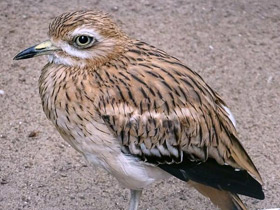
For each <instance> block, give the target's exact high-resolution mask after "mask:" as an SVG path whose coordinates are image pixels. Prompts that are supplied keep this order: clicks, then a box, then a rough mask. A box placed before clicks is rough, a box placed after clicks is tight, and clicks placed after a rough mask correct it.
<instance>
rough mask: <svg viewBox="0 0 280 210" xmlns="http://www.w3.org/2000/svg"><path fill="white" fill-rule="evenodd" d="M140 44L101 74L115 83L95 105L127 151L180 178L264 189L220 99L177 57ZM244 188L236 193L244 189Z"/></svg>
mask: <svg viewBox="0 0 280 210" xmlns="http://www.w3.org/2000/svg"><path fill="white" fill-rule="evenodd" d="M136 46H137V47H136V48H135V49H131V50H129V51H128V52H127V53H126V54H125V55H123V58H122V60H123V61H124V62H122V63H119V62H117V61H112V62H111V63H110V64H108V66H107V67H108V68H106V69H105V70H104V71H103V73H102V71H100V72H99V77H100V78H101V79H102V81H103V83H104V82H105V81H106V80H110V82H108V83H107V84H109V83H110V85H106V82H105V83H104V84H105V85H104V86H103V87H102V88H101V89H102V91H101V93H102V94H100V95H99V96H98V97H96V98H97V100H96V107H97V110H98V111H99V113H100V115H101V117H102V118H103V120H104V122H105V123H106V124H107V125H108V127H109V128H110V129H111V130H112V132H113V133H114V135H115V136H116V137H117V139H118V140H119V143H120V145H121V148H122V151H123V152H124V153H127V154H129V155H133V156H136V157H138V158H139V159H140V160H142V161H145V162H148V163H152V164H157V165H158V166H159V167H161V168H162V169H163V170H166V171H167V172H169V173H171V174H172V175H174V176H176V177H178V178H180V179H182V180H188V179H192V180H194V181H196V182H200V183H203V184H207V185H209V182H211V183H212V184H210V185H212V186H214V187H216V188H219V187H221V186H220V185H228V180H225V179H223V177H227V178H228V179H232V182H231V183H230V185H234V184H235V183H236V182H237V181H238V179H241V180H239V182H243V181H244V180H242V179H243V178H244V177H249V178H248V180H249V181H248V183H247V184H252V185H253V186H255V187H257V188H258V187H259V186H260V185H259V184H258V183H257V182H256V181H255V180H254V179H253V178H252V177H251V176H250V175H249V174H248V173H247V171H249V172H250V173H251V174H252V175H254V176H255V177H256V178H257V179H258V180H259V181H260V182H261V177H260V175H259V173H258V171H257V169H256V167H255V166H254V164H253V162H252V161H251V159H250V157H249V156H248V154H247V153H246V151H245V150H244V148H243V147H242V145H241V143H240V142H239V141H238V138H237V132H236V129H235V127H234V125H233V122H232V121H231V120H230V116H229V113H228V112H227V108H225V107H226V105H225V103H224V102H223V101H222V100H221V99H220V97H219V96H218V95H217V94H216V93H215V92H214V91H213V90H212V89H211V88H210V87H209V86H208V85H207V84H206V83H205V82H204V81H203V80H202V78H201V77H200V76H199V75H198V74H196V73H195V72H193V71H191V70H190V69H189V68H187V67H186V66H184V65H183V64H181V63H180V62H179V61H178V60H177V59H175V58H173V57H170V56H168V55H166V54H165V53H164V52H162V51H159V50H157V49H155V48H153V47H150V46H147V45H145V44H144V43H141V42H139V43H137V44H136ZM112 66H115V67H114V68H112ZM109 67H110V68H109ZM124 69H126V70H124ZM239 170H240V171H239ZM208 172H209V174H208ZM207 179H209V180H207ZM220 179H221V180H220ZM222 182H223V183H222ZM249 182H250V183H249ZM251 182H252V183H251ZM213 183H214V184H213ZM241 185H242V184H241ZM244 186H245V188H246V186H247V185H246V183H245V184H243V185H242V187H241V188H242V189H238V190H239V191H242V190H243V191H244V190H245V191H246V189H243V188H244ZM222 187H224V186H222ZM236 193H237V192H236ZM238 193H240V192H238ZM241 193H243V194H244V192H241ZM245 194H246V193H245ZM249 194H250V193H249ZM251 194H252V195H249V196H254V195H253V194H254V193H251ZM255 197H258V195H255ZM259 197H260V196H259Z"/></svg>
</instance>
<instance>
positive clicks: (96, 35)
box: [14, 11, 128, 67]
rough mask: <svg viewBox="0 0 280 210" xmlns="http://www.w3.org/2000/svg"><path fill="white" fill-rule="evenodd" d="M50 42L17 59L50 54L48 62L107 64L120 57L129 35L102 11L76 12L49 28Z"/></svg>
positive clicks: (31, 48)
mask: <svg viewBox="0 0 280 210" xmlns="http://www.w3.org/2000/svg"><path fill="white" fill-rule="evenodd" d="M49 37H50V39H49V40H48V41H45V42H42V43H40V44H38V45H35V46H33V47H30V48H28V49H26V50H24V51H22V52H20V53H19V54H17V55H16V56H15V58H14V59H15V60H19V59H27V58H32V57H35V56H39V55H48V57H49V62H51V63H55V64H62V65H67V66H75V67H76V66H79V67H84V66H87V65H91V66H94V65H98V64H101V63H104V62H106V61H108V60H110V59H112V58H113V57H114V56H117V55H119V54H120V53H121V52H122V51H123V50H124V49H125V46H126V44H127V42H128V38H127V36H126V35H125V34H124V33H123V32H122V31H121V30H120V29H119V28H118V26H117V25H116V24H115V23H114V22H113V21H112V20H111V18H110V17H108V16H107V15H106V14H104V13H102V12H95V11H77V12H71V13H64V14H62V15H60V16H58V17H56V18H55V19H54V20H53V22H52V23H51V24H50V26H49Z"/></svg>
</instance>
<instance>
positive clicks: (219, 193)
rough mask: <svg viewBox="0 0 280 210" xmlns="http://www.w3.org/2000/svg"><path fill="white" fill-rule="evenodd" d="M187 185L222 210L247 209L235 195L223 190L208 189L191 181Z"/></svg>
mask: <svg viewBox="0 0 280 210" xmlns="http://www.w3.org/2000/svg"><path fill="white" fill-rule="evenodd" d="M188 183H189V184H190V185H191V186H192V187H194V188H195V189H196V190H197V191H198V192H200V193H201V194H203V195H204V196H206V197H208V198H210V200H211V201H212V203H213V204H214V205H216V206H217V207H219V208H220V209H222V210H246V209H247V208H246V206H245V205H244V204H243V202H242V201H241V199H240V198H239V197H238V195H237V194H234V193H231V192H227V191H224V190H218V189H215V188H213V187H209V186H206V185H203V184H200V183H197V182H194V181H191V180H190V181H188Z"/></svg>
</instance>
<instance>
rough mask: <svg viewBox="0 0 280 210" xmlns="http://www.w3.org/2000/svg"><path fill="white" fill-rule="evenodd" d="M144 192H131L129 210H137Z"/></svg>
mask: <svg viewBox="0 0 280 210" xmlns="http://www.w3.org/2000/svg"><path fill="white" fill-rule="evenodd" d="M141 194H142V190H130V201H129V210H137V207H138V204H139V201H140V197H141Z"/></svg>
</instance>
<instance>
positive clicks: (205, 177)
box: [158, 158, 265, 200]
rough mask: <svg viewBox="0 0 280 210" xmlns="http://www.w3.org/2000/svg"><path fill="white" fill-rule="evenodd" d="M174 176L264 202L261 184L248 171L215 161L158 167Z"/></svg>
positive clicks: (188, 162)
mask: <svg viewBox="0 0 280 210" xmlns="http://www.w3.org/2000/svg"><path fill="white" fill-rule="evenodd" d="M158 166H159V167H160V168H161V169H163V170H165V171H167V172H168V173H170V174H172V175H173V176H175V177H177V178H179V179H181V180H183V181H188V180H193V181H195V182H198V183H201V184H204V185H207V186H210V187H214V188H216V189H220V190H225V191H229V192H232V193H236V194H241V195H246V196H249V197H252V198H256V199H260V200H263V199H264V198H265V196H264V192H263V189H262V186H261V184H260V183H259V182H258V181H256V180H255V179H254V178H253V177H252V176H251V175H250V174H249V173H248V172H247V171H245V170H236V169H234V168H233V167H231V166H228V165H219V164H218V163H217V162H216V161H215V160H214V159H210V158H209V159H208V160H207V161H206V162H200V163H197V164H194V162H191V161H188V160H184V162H183V163H180V164H170V165H168V164H163V165H158Z"/></svg>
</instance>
